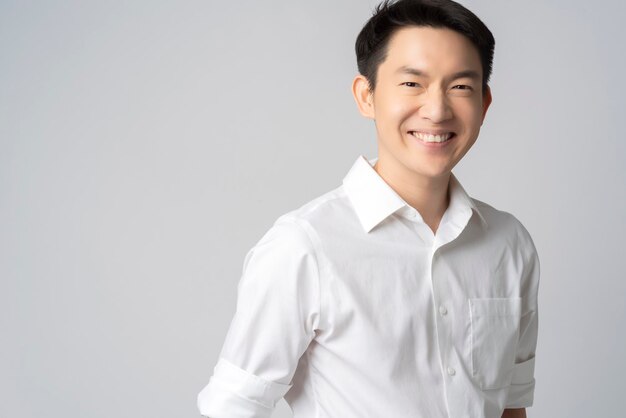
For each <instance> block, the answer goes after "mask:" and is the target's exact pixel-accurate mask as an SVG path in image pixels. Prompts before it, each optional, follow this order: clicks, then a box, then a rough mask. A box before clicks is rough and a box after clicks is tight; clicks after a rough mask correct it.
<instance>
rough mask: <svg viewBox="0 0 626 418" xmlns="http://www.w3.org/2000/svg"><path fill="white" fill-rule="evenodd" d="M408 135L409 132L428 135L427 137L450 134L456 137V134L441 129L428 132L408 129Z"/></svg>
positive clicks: (426, 130)
mask: <svg viewBox="0 0 626 418" xmlns="http://www.w3.org/2000/svg"><path fill="white" fill-rule="evenodd" d="M408 132H409V134H410V133H411V132H419V133H422V134H429V135H442V134H447V133H452V134H454V135H456V133H455V132H454V131H444V130H441V129H437V130H428V129H409V131H408Z"/></svg>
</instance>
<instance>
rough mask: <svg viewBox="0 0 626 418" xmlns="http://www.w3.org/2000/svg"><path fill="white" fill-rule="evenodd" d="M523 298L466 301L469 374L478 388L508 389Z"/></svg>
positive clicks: (511, 375)
mask: <svg viewBox="0 0 626 418" xmlns="http://www.w3.org/2000/svg"><path fill="white" fill-rule="evenodd" d="M521 302H522V299H521V298H519V297H517V298H475V299H469V310H470V320H471V343H470V344H471V360H472V375H473V378H474V380H475V381H476V382H477V383H478V384H479V385H480V387H481V389H484V390H486V389H499V388H503V387H506V386H508V385H509V384H510V383H511V378H512V377H513V366H514V363H515V350H516V348H517V340H518V338H519V323H520V316H521Z"/></svg>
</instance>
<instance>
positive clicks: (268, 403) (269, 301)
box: [197, 218, 320, 418]
mask: <svg viewBox="0 0 626 418" xmlns="http://www.w3.org/2000/svg"><path fill="white" fill-rule="evenodd" d="M299 222H301V221H300V220H295V219H284V218H279V220H277V221H276V222H275V223H274V225H273V226H272V227H271V228H270V229H269V230H268V231H267V232H266V233H265V235H263V237H262V238H261V239H260V240H259V242H258V243H257V244H256V245H255V246H254V247H253V248H252V249H251V250H250V251H248V253H247V254H246V257H245V260H244V266H243V273H242V276H241V279H240V281H239V284H238V287H237V307H236V311H235V315H234V317H233V318H232V321H231V324H230V327H229V330H228V332H227V334H226V339H225V341H224V344H223V347H222V350H221V352H220V355H219V359H218V362H217V364H216V366H215V368H214V369H213V375H212V376H211V378H210V380H209V383H208V384H207V385H206V386H205V387H204V389H202V391H201V392H200V393H199V394H198V398H197V405H198V409H199V410H200V414H201V415H204V416H208V417H210V418H248V417H249V418H252V417H254V418H266V417H269V416H270V415H271V413H272V411H273V409H274V407H275V404H276V402H277V401H278V400H280V398H282V397H283V396H284V395H285V393H287V391H288V390H289V389H290V388H291V386H292V385H291V384H290V382H291V379H292V377H293V375H294V373H295V370H296V367H297V364H298V361H299V359H300V357H301V356H302V354H303V353H304V352H305V350H306V349H307V347H308V345H309V343H310V342H311V340H312V339H313V338H314V336H315V330H316V329H317V327H318V324H319V319H320V296H319V294H320V293H319V292H320V288H319V269H318V265H317V258H316V255H315V251H314V247H313V244H312V242H311V241H310V239H309V236H308V234H307V232H306V230H305V229H304V228H303V227H302V226H301V225H300V224H299Z"/></svg>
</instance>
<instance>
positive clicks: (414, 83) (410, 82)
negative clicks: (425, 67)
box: [401, 81, 419, 87]
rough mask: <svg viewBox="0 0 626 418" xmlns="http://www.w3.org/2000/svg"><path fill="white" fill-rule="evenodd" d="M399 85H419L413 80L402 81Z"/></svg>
mask: <svg viewBox="0 0 626 418" xmlns="http://www.w3.org/2000/svg"><path fill="white" fill-rule="evenodd" d="M401 85H406V86H407V87H416V86H419V84H418V83H416V82H414V81H405V82H404V83H402V84H401Z"/></svg>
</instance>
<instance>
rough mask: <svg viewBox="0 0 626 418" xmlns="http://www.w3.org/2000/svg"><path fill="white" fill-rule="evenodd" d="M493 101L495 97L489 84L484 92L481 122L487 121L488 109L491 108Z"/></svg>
mask: <svg viewBox="0 0 626 418" xmlns="http://www.w3.org/2000/svg"><path fill="white" fill-rule="evenodd" d="M492 101H493V97H492V96H491V87H489V86H487V89H486V90H485V92H484V93H483V116H482V119H481V122H480V123H481V125H482V123H483V122H484V121H485V116H486V115H487V109H489V106H490V105H491V102H492Z"/></svg>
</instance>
